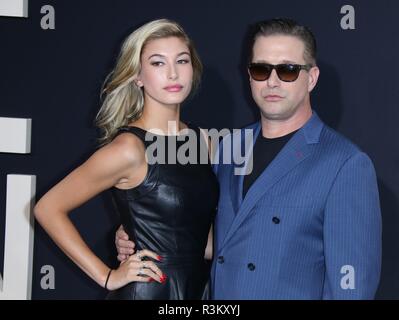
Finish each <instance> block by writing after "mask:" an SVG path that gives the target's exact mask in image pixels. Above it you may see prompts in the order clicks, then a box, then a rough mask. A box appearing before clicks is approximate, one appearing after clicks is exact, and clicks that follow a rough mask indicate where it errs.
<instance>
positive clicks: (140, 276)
mask: <svg viewBox="0 0 399 320" xmlns="http://www.w3.org/2000/svg"><path fill="white" fill-rule="evenodd" d="M144 257H149V258H152V259H154V260H158V261H160V260H161V258H160V257H159V256H158V255H157V254H155V253H154V252H152V251H150V250H146V249H145V250H141V251H137V252H136V253H135V254H134V255H131V256H130V257H129V258H128V259H127V260H125V261H123V262H122V263H121V264H120V265H119V267H118V269H116V270H113V271H112V272H111V274H110V276H109V279H108V282H107V286H106V287H107V289H108V290H116V289H119V288H121V287H123V286H125V285H126V284H128V283H130V282H134V281H135V282H151V281H154V280H155V281H158V282H159V283H164V282H165V281H166V275H164V274H163V272H162V271H161V270H160V269H159V268H158V266H157V265H156V264H155V263H154V262H153V261H150V260H142V259H143V258H144Z"/></svg>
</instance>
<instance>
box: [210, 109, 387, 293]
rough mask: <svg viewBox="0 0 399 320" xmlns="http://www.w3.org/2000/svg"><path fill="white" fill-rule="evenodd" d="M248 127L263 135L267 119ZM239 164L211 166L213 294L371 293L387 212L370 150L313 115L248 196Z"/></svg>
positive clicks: (221, 145)
mask: <svg viewBox="0 0 399 320" xmlns="http://www.w3.org/2000/svg"><path fill="white" fill-rule="evenodd" d="M244 129H253V134H254V140H253V141H256V137H257V135H258V134H259V132H260V129H261V125H260V122H257V123H255V124H253V125H251V126H249V127H247V128H244ZM243 136H244V135H241V137H243ZM225 139H226V137H225ZM240 141H241V143H242V144H244V140H243V138H241V140H240ZM222 148H223V143H221V144H220V147H219V154H220V155H222V154H223V152H220V151H222ZM233 151H234V150H233ZM234 152H236V151H234ZM234 168H235V165H234V164H222V163H220V164H218V165H215V167H214V169H215V172H216V174H217V176H218V179H219V182H220V191H221V192H220V200H219V204H218V213H217V216H216V221H215V234H214V261H213V264H212V272H211V288H212V297H213V299H372V298H374V294H375V291H376V289H377V286H378V282H379V277H380V265H381V213H380V205H379V196H378V188H377V182H376V175H375V171H374V167H373V164H372V162H371V161H370V159H369V157H368V156H367V155H366V154H365V153H363V152H361V151H360V150H359V149H358V148H357V147H356V146H355V145H353V144H352V143H351V142H349V141H348V140H347V139H345V138H344V137H342V136H341V135H340V134H338V133H337V132H335V131H334V130H332V129H331V128H329V127H327V126H326V125H325V124H323V122H322V121H321V120H320V119H319V117H318V116H317V114H316V113H315V112H313V115H312V117H311V118H310V119H309V121H308V122H307V123H306V124H305V125H304V126H303V127H302V128H301V129H300V130H298V132H297V133H296V134H295V135H294V136H293V137H292V138H291V139H290V140H289V142H288V143H287V144H286V146H285V147H284V148H283V149H282V150H281V152H280V153H279V154H278V155H277V156H276V158H275V159H274V160H273V161H272V162H271V163H270V165H269V166H268V167H267V168H266V169H265V170H264V171H263V173H262V174H261V175H260V176H259V177H258V179H257V180H256V181H255V182H254V183H253V185H252V186H251V188H250V189H249V190H248V192H247V194H246V196H245V198H244V199H242V186H243V178H244V176H243V175H235V174H234V171H233V170H234Z"/></svg>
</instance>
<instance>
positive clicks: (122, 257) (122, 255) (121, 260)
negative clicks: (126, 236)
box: [117, 254, 128, 262]
mask: <svg viewBox="0 0 399 320" xmlns="http://www.w3.org/2000/svg"><path fill="white" fill-rule="evenodd" d="M127 258H128V256H127V255H125V254H118V257H117V259H118V261H120V262H123V261H125V260H126V259H127Z"/></svg>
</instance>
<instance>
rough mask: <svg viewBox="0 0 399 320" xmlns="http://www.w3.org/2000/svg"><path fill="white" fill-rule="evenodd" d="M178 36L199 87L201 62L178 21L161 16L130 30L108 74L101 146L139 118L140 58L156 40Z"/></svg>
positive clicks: (141, 99) (100, 120)
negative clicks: (137, 83) (189, 59)
mask: <svg viewBox="0 0 399 320" xmlns="http://www.w3.org/2000/svg"><path fill="white" fill-rule="evenodd" d="M168 37H178V38H180V39H182V40H183V41H184V42H185V43H186V45H187V47H188V48H189V50H190V54H191V61H192V66H193V86H192V91H193V90H195V89H196V88H198V86H199V83H200V79H201V74H202V64H201V61H200V59H199V56H198V53H197V51H196V50H195V47H194V44H193V42H192V40H191V39H190V38H189V37H188V35H187V34H186V33H185V31H184V30H183V28H182V27H181V26H180V25H179V24H178V23H176V22H174V21H171V20H167V19H160V20H154V21H151V22H149V23H146V24H145V25H143V26H141V27H140V28H138V29H137V30H135V31H134V32H133V33H131V34H130V35H129V36H128V37H127V38H126V40H125V42H124V43H123V45H122V49H121V52H120V54H119V58H118V61H117V63H116V66H115V69H114V70H113V71H112V72H111V73H110V74H109V75H108V76H107V78H106V80H105V82H104V85H103V89H102V95H105V98H104V101H103V103H102V106H101V108H100V110H99V112H98V114H97V116H96V125H97V127H99V128H100V129H101V131H102V136H101V137H100V145H105V144H107V143H109V142H110V141H111V140H112V139H113V138H114V137H115V135H116V133H117V131H118V128H119V127H121V126H126V125H128V124H129V123H130V122H132V121H134V120H137V119H138V118H140V116H141V114H142V111H143V106H144V95H143V89H142V88H140V87H138V86H137V85H136V84H135V82H134V80H135V78H136V77H137V75H138V74H139V72H140V69H141V63H140V58H141V54H142V52H143V49H144V47H145V46H146V44H147V43H148V42H150V41H151V40H155V39H161V38H168Z"/></svg>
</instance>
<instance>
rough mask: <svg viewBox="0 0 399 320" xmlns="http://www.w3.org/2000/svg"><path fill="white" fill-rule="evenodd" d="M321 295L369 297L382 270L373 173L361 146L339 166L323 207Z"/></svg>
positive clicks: (379, 225) (379, 219)
mask: <svg viewBox="0 0 399 320" xmlns="http://www.w3.org/2000/svg"><path fill="white" fill-rule="evenodd" d="M324 253H325V263H326V274H325V279H324V286H323V299H373V298H374V295H375V292H376V290H377V287H378V283H379V279H380V272H381V211H380V204H379V196H378V187H377V179H376V175H375V170H374V166H373V164H372V162H371V160H370V159H369V157H368V156H367V155H366V154H364V153H361V152H358V153H357V154H355V155H353V156H352V157H351V158H349V159H348V160H347V161H346V162H345V163H344V165H343V166H342V167H341V169H340V171H339V172H338V174H337V176H336V179H335V181H334V184H333V185H332V187H331V190H330V192H329V196H328V198H327V202H326V207H325V211H324Z"/></svg>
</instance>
